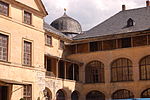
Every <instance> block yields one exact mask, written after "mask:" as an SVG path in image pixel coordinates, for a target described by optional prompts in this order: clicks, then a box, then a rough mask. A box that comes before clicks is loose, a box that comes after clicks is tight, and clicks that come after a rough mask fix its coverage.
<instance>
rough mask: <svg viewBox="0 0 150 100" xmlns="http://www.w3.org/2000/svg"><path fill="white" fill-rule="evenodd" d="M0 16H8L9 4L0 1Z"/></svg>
mask: <svg viewBox="0 0 150 100" xmlns="http://www.w3.org/2000/svg"><path fill="white" fill-rule="evenodd" d="M0 14H2V15H5V16H9V4H7V3H5V2H2V1H0Z"/></svg>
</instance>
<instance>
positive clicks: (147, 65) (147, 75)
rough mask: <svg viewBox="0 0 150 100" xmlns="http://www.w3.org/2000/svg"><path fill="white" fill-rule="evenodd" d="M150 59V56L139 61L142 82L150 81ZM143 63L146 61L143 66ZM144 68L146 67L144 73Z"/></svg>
mask: <svg viewBox="0 0 150 100" xmlns="http://www.w3.org/2000/svg"><path fill="white" fill-rule="evenodd" d="M149 59H150V55H147V56H145V57H143V58H141V60H140V61H139V76H140V77H139V78H140V80H150V74H148V73H149V71H150V70H149V71H148V69H150V68H148V67H150V64H148V63H147V60H149ZM143 61H144V64H142V62H143ZM143 67H144V72H142V68H143ZM142 73H145V74H142ZM142 76H143V77H142Z"/></svg>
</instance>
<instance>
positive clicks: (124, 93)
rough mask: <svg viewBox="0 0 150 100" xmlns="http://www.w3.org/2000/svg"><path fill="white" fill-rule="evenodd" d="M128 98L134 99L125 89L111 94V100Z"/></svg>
mask: <svg viewBox="0 0 150 100" xmlns="http://www.w3.org/2000/svg"><path fill="white" fill-rule="evenodd" d="M130 98H134V95H133V93H132V92H130V91H129V90H125V89H122V90H117V91H116V92H114V93H113V94H112V99H130Z"/></svg>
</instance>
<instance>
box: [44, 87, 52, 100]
mask: <svg viewBox="0 0 150 100" xmlns="http://www.w3.org/2000/svg"><path fill="white" fill-rule="evenodd" d="M45 90H46V92H47V93H46V97H47V98H46V100H52V92H51V91H50V90H49V89H48V88H45Z"/></svg>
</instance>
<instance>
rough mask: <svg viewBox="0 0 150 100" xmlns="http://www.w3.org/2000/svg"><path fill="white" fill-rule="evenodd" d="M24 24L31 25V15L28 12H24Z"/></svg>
mask: <svg viewBox="0 0 150 100" xmlns="http://www.w3.org/2000/svg"><path fill="white" fill-rule="evenodd" d="M24 23H26V24H29V25H30V24H32V14H31V13H29V12H26V11H24Z"/></svg>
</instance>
